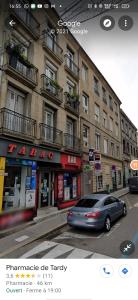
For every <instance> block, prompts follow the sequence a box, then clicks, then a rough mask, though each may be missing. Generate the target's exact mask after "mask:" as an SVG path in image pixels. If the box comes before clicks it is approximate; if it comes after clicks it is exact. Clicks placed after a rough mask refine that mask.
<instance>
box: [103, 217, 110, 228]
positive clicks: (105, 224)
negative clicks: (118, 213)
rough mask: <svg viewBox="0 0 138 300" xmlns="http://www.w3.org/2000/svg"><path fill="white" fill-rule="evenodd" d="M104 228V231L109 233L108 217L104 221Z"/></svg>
mask: <svg viewBox="0 0 138 300" xmlns="http://www.w3.org/2000/svg"><path fill="white" fill-rule="evenodd" d="M104 228H105V231H110V229H111V220H110V218H109V217H106V219H105V223H104Z"/></svg>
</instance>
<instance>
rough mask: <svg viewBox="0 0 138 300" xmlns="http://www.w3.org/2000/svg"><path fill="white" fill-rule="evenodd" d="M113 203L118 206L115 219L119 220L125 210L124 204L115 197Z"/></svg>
mask: <svg viewBox="0 0 138 300" xmlns="http://www.w3.org/2000/svg"><path fill="white" fill-rule="evenodd" d="M112 201H113V202H114V203H115V204H116V206H115V214H116V215H115V218H118V217H119V216H121V215H122V210H123V204H122V202H121V201H120V200H119V199H117V198H115V197H112Z"/></svg>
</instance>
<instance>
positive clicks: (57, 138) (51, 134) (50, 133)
mask: <svg viewBox="0 0 138 300" xmlns="http://www.w3.org/2000/svg"><path fill="white" fill-rule="evenodd" d="M39 126H40V139H41V140H42V142H44V143H47V144H53V145H55V146H56V145H57V146H62V131H61V130H59V129H57V128H55V127H51V126H48V125H46V124H44V123H41V124H39Z"/></svg>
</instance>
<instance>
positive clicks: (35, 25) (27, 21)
mask: <svg viewBox="0 0 138 300" xmlns="http://www.w3.org/2000/svg"><path fill="white" fill-rule="evenodd" d="M11 4H13V8H12V12H13V14H14V16H15V17H16V18H17V19H18V20H19V21H21V23H22V24H23V25H24V27H25V28H26V29H27V30H29V32H30V34H31V35H32V36H33V37H34V38H35V39H37V38H39V35H40V24H39V22H38V21H37V20H36V19H35V17H34V16H33V14H32V13H31V12H30V11H29V10H28V9H25V8H24V1H22V0H12V1H11ZM19 5H21V6H22V7H21V8H19Z"/></svg>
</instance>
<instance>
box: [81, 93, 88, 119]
mask: <svg viewBox="0 0 138 300" xmlns="http://www.w3.org/2000/svg"><path fill="white" fill-rule="evenodd" d="M82 107H83V111H84V113H86V114H88V110H89V97H88V96H87V95H86V94H83V95H82Z"/></svg>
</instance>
